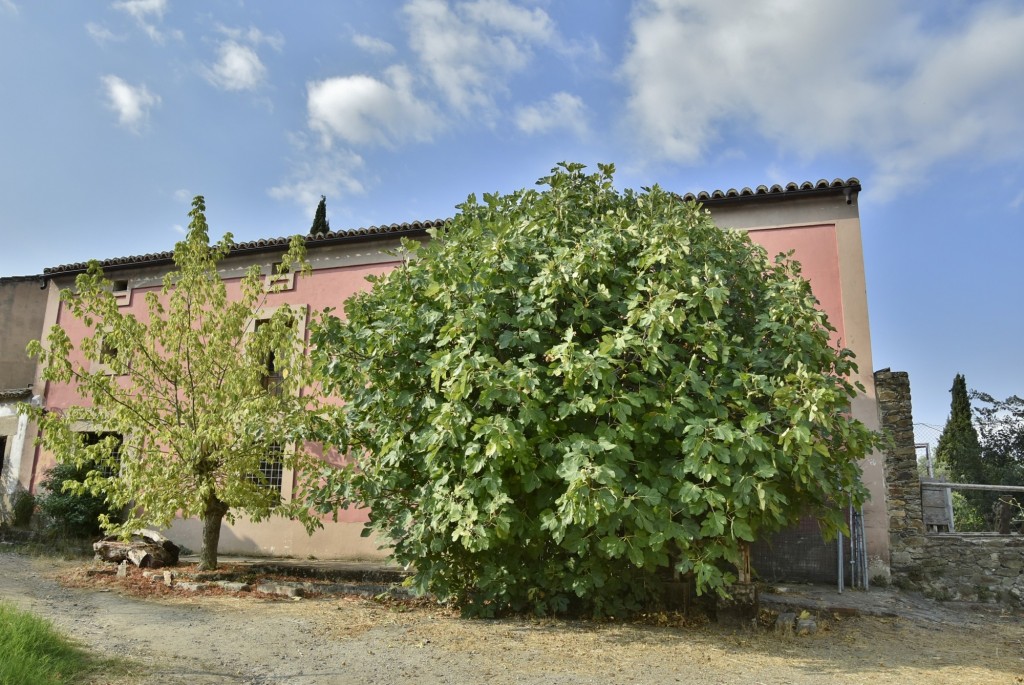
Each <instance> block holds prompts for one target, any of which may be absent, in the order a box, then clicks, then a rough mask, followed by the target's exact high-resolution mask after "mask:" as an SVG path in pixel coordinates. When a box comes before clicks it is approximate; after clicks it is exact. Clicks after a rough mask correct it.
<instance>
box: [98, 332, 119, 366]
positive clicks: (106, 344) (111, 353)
mask: <svg viewBox="0 0 1024 685" xmlns="http://www.w3.org/2000/svg"><path fill="white" fill-rule="evenodd" d="M116 359H117V345H115V344H114V343H112V342H111V341H110V339H109V338H108V337H107V336H103V338H102V339H101V340H100V363H101V364H112V363H113V362H114V360H116Z"/></svg>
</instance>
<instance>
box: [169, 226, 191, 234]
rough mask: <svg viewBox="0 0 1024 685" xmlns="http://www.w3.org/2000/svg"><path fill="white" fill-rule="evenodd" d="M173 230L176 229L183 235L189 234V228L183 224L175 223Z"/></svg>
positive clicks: (176, 231)
mask: <svg viewBox="0 0 1024 685" xmlns="http://www.w3.org/2000/svg"><path fill="white" fill-rule="evenodd" d="M171 230H172V231H174V232H175V233H180V234H181V235H187V234H188V229H186V228H185V227H184V226H182V225H181V224H174V225H173V226H171Z"/></svg>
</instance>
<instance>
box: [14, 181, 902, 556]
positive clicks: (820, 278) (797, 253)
mask: <svg viewBox="0 0 1024 685" xmlns="http://www.w3.org/2000/svg"><path fill="white" fill-rule="evenodd" d="M859 191H860V183H859V182H858V181H857V180H856V179H849V180H846V181H843V180H838V179H837V180H835V181H832V182H827V181H819V182H818V183H805V184H802V185H796V184H789V185H787V186H772V187H770V188H769V187H764V186H761V187H759V188H757V189H755V190H751V189H743V190H741V191H735V190H730V191H725V192H723V191H715V192H714V193H700V194H698V195H687V196H685V199H692V200H697V201H699V202H702V203H703V204H704V206H705V207H707V208H708V209H709V210H710V211H711V213H712V215H713V217H714V219H715V221H716V223H717V224H718V225H719V226H722V227H724V228H734V229H739V230H745V231H748V232H749V234H750V236H751V238H752V239H753V240H754V241H755V242H757V243H759V244H761V245H763V246H764V247H765V248H766V249H767V250H768V251H769V253H771V254H776V253H778V252H788V251H791V250H792V251H793V253H794V255H793V256H794V258H795V259H797V260H798V261H800V262H801V264H802V266H803V274H804V276H805V277H806V278H807V279H808V280H809V281H810V283H811V287H812V290H813V291H814V294H815V296H816V297H817V298H818V300H819V301H820V303H821V307H822V309H823V310H824V311H825V312H826V314H828V316H829V319H830V321H831V322H832V325H833V326H835V328H836V329H837V330H836V333H835V334H834V342H836V343H837V344H840V345H842V346H844V347H848V348H850V349H851V350H853V351H854V353H855V354H856V357H857V362H858V364H859V368H860V372H859V374H858V377H857V378H856V379H855V380H857V381H859V382H860V383H862V384H863V385H864V387H865V392H864V393H863V394H862V395H860V396H859V397H858V398H857V399H856V400H855V401H854V403H853V406H852V407H851V412H852V414H853V415H854V417H856V418H858V419H860V420H861V421H863V422H864V423H865V424H867V425H868V426H869V427H871V428H874V429H877V428H878V425H879V423H878V415H877V409H876V405H877V403H876V400H875V392H874V381H873V377H872V373H871V371H872V366H871V342H870V330H869V325H868V314H867V295H866V286H865V277H864V265H863V256H862V249H861V235H860V220H859V214H858V209H857V199H858V193H859ZM443 225H444V222H443V221H431V222H423V223H421V222H417V223H412V224H400V225H391V226H383V227H373V228H369V229H360V230H354V231H347V232H336V233H328V234H325V235H323V236H318V237H311V238H308V239H307V244H306V248H307V256H308V259H309V262H310V264H311V266H312V272H311V273H310V274H309V275H299V276H296V277H294V279H293V280H292V281H290V282H289V283H288V287H287V288H285V289H284V290H283V291H282V292H277V293H273V294H271V295H269V298H270V299H269V301H268V303H267V305H268V306H270V307H275V306H280V305H285V304H287V305H289V306H290V307H292V308H293V309H296V310H297V311H299V312H300V313H302V312H304V317H305V319H304V322H305V324H308V323H309V320H310V317H311V316H312V315H313V313H314V312H317V311H319V310H322V309H324V308H326V307H333V308H335V309H338V310H340V309H341V307H342V304H343V303H344V301H345V299H346V298H347V297H349V296H350V295H351V294H353V293H355V292H357V291H358V290H360V289H363V288H366V287H367V282H366V277H367V276H370V275H379V274H383V273H386V272H388V271H390V270H391V269H394V268H395V267H396V266H397V265H398V263H399V262H398V260H397V258H396V257H395V256H394V253H395V251H396V250H398V249H399V247H400V240H401V239H402V238H409V239H413V240H421V241H422V240H427V239H429V236H428V234H427V231H428V229H430V228H441V227H443ZM287 245H288V239H286V238H279V239H270V240H261V241H254V242H249V243H240V244H237V245H235V246H234V248H233V249H232V250H231V253H230V255H229V257H228V258H227V259H226V260H225V261H224V262H223V263H222V265H221V267H222V268H221V276H222V278H224V279H225V281H227V282H228V284H229V289H230V287H231V283H232V281H233V280H236V279H240V278H241V275H242V273H243V272H244V271H245V270H246V269H247V268H249V267H250V266H252V265H254V264H255V265H259V266H260V267H261V268H262V269H263V270H264V273H265V274H266V275H267V277H268V278H269V276H270V273H271V270H272V268H273V265H274V263H275V262H276V261H277V260H278V259H279V258H280V256H281V254H282V253H283V252H284V251H285V250H286V249H287ZM101 264H102V266H103V269H104V272H105V275H106V276H107V278H108V279H110V280H111V281H112V282H113V284H114V289H115V293H116V296H117V299H118V303H119V306H121V307H124V308H125V309H126V310H127V311H132V312H136V311H143V309H144V305H143V296H144V294H145V293H146V292H148V291H150V290H153V289H159V288H160V285H161V279H162V278H163V276H164V274H165V273H166V272H167V270H168V269H169V268H171V267H172V266H173V261H172V255H171V253H170V252H164V253H159V254H151V255H141V256H136V257H125V258H118V259H110V260H106V261H104V262H102V263H101ZM86 268H87V265H86V264H84V263H79V264H70V265H64V266H59V267H54V268H51V269H47V270H46V271H45V272H44V277H45V287H46V289H45V291H40V292H44V293H45V295H46V302H45V307H43V311H44V319H45V320H44V321H43V322H42V326H40V327H39V328H40V329H42V330H44V331H45V330H49V327H50V326H51V325H53V324H55V323H60V324H61V325H63V326H65V328H66V330H67V331H68V334H69V335H70V337H71V338H72V340H75V339H76V337H81V336H83V335H85V334H86V332H87V331H85V330H84V329H80V328H76V327H77V326H80V324H79V323H78V322H75V321H71V320H69V317H67V316H66V315H64V316H63V317H62V307H63V305H62V304H61V302H60V290H61V289H63V288H68V287H70V286H71V285H72V284H73V282H74V279H75V277H76V276H77V275H78V274H79V273H81V272H83V271H84V270H85V269H86ZM34 287H36V288H37V289H38V287H39V285H38V283H37V284H35V285H34ZM300 318H301V317H300ZM37 330H39V329H37ZM302 330H305V327H302ZM37 335H38V333H37ZM31 395H33V396H38V397H40V398H41V401H42V402H43V405H44V406H45V407H46V408H48V409H55V410H59V409H61V408H63V407H68V406H71V405H73V404H74V403H75V402H77V401H79V399H78V397H77V395H76V393H75V390H74V388H73V387H70V386H65V385H59V384H47V383H44V382H42V381H41V379H40V378H39V376H38V372H36V376H35V379H34V385H33V387H32V389H31ZM33 431H34V428H32V427H31V426H30V427H29V428H28V435H27V437H28V438H29V439H28V440H26V441H25V442H24V445H23V449H22V455H21V458H20V460H19V469H18V482H19V483H20V484H21V486H23V487H25V488H27V489H29V490H34V489H35V488H36V487H37V484H38V482H39V480H40V479H41V478H42V477H43V475H44V474H45V472H46V470H47V469H48V468H50V467H51V466H52V465H53V463H54V457H53V455H51V454H47V453H45V451H43V450H42V449H41V448H39V447H36V446H34V445H33V441H32V438H34V437H35V436H34V434H33ZM883 459H884V458H883V456H882V455H873V456H871V457H869V458H868V459H867V460H865V462H864V463H863V464H862V467H863V471H864V482H865V484H866V485H867V487H868V489H869V491H870V492H871V498H872V499H871V501H870V502H869V504H868V505H867V506H866V508H865V512H864V516H865V521H866V529H867V548H868V554H869V556H870V557H871V558H872V559H874V560H876V562H877V563H879V564H883V565H886V566H887V565H888V521H887V516H886V509H885V488H884V474H883V468H882V467H883ZM280 481H281V490H282V496H283V497H291V496H293V492H292V486H293V482H294V480H293V474H290V473H282V474H281V478H280ZM365 520H366V512H363V511H352V510H349V511H342V512H339V518H338V521H337V522H334V521H331V520H325V522H324V524H325V526H324V528H323V529H322V530H320V531H318V532H316V533H314V534H313V535H312V536H307V535H306V533H305V530H304V529H303V527H302V526H301V525H300V524H299V523H297V522H293V521H289V520H284V519H275V520H270V521H264V522H261V523H259V524H254V523H252V522H249V521H246V520H245V519H244V518H240V519H238V520H237V521H236V522H235V523H234V524H233V525H229V524H227V523H225V524H224V527H223V528H222V531H221V541H220V551H221V552H222V553H226V554H227V553H239V554H271V555H292V556H301V557H305V556H308V555H313V556H316V557H318V558H375V557H383V556H385V555H386V550H382V549H379V543H378V542H376V541H374V540H373V539H370V538H363V537H361V536H360V533H361V531H362V528H363V522H364V521H365ZM168 535H169V536H170V537H171V538H172V539H173V540H175V541H176V542H178V543H179V544H183V545H185V546H187V547H190V548H193V549H198V548H199V546H200V536H201V525H200V523H199V522H198V521H196V520H179V521H177V522H176V523H175V524H174V525H173V526H172V527H171V528H170V530H169V531H168Z"/></svg>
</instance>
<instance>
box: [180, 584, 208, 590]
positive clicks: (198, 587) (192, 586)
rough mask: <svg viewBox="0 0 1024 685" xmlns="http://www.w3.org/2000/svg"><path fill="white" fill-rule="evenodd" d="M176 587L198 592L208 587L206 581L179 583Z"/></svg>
mask: <svg viewBox="0 0 1024 685" xmlns="http://www.w3.org/2000/svg"><path fill="white" fill-rule="evenodd" d="M174 587H176V588H178V589H179V590H184V591H186V592H196V591H198V590H202V589H204V588H205V587H206V583H177V584H176V585H175V586H174Z"/></svg>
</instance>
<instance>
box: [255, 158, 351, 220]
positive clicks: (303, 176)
mask: <svg viewBox="0 0 1024 685" xmlns="http://www.w3.org/2000/svg"><path fill="white" fill-rule="evenodd" d="M310 150H315V148H309V149H301V146H300V149H299V150H298V151H299V152H300V153H310ZM362 169H363V159H362V157H360V156H359V155H357V154H356V153H354V152H352V151H351V150H329V151H326V152H319V151H315V152H311V153H310V154H308V155H307V154H303V156H302V160H301V161H298V162H293V164H292V170H291V173H290V174H289V176H288V178H287V179H286V180H285V181H284V182H283V183H281V185H278V186H275V187H273V188H270V189H269V190H268V191H267V193H268V194H269V195H270V196H271V197H273V198H275V199H278V200H292V201H294V202H295V203H296V204H298V205H300V206H302V207H308V208H310V209H312V208H314V207H316V203H317V202H319V200H320V196H321V195H327V196H329V197H340V196H343V195H361V194H362V193H364V192H365V188H364V186H363V183H362V182H361V181H360V180H359V178H358V174H360V173H361V172H362Z"/></svg>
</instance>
